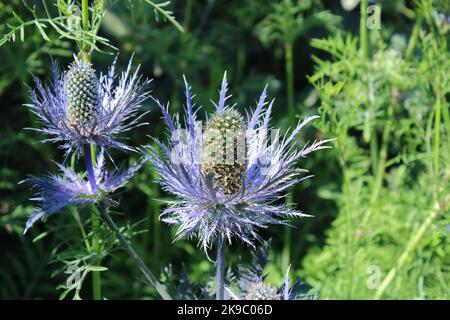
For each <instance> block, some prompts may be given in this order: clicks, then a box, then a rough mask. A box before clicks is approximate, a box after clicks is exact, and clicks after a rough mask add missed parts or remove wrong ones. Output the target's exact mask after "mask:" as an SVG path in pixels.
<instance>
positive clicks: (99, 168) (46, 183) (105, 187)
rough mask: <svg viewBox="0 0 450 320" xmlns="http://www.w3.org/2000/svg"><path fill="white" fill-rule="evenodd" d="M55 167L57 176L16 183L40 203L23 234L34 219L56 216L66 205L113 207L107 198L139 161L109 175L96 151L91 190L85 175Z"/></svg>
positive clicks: (139, 165) (65, 168)
mask: <svg viewBox="0 0 450 320" xmlns="http://www.w3.org/2000/svg"><path fill="white" fill-rule="evenodd" d="M56 165H57V166H58V169H59V171H60V174H59V175H48V176H47V177H46V178H29V179H26V180H23V181H21V182H20V183H25V184H27V185H29V186H31V187H32V188H35V189H37V190H38V197H36V198H32V199H31V200H35V201H39V202H40V203H41V204H40V206H39V207H38V208H37V209H36V210H35V214H34V215H33V216H31V217H30V218H29V219H28V220H27V222H26V225H25V231H24V233H26V232H27V231H28V229H29V228H31V227H32V226H33V224H34V223H35V222H36V221H37V220H39V219H43V218H44V217H46V216H48V215H51V214H54V213H57V212H59V211H61V210H62V209H63V208H65V207H66V206H68V205H76V206H78V207H84V206H89V205H94V204H98V203H100V202H103V203H107V204H114V203H115V202H114V201H113V199H112V198H111V196H110V195H111V194H112V193H113V192H114V191H116V190H117V189H118V188H120V187H122V186H123V185H125V184H126V182H127V181H128V180H129V179H130V178H131V177H132V176H133V175H134V174H135V173H136V172H137V171H138V170H139V168H140V167H141V165H142V161H141V162H138V163H136V164H135V165H133V166H131V167H129V168H127V169H125V170H123V171H121V172H110V171H108V170H107V169H106V167H105V158H104V156H103V152H100V153H99V155H98V156H97V161H96V165H95V167H94V170H93V172H94V176H95V179H96V181H97V188H96V189H95V190H93V189H92V186H91V184H90V182H89V181H88V179H86V177H85V176H83V175H80V174H77V173H76V172H75V171H73V170H72V169H70V168H68V167H66V166H64V165H62V164H59V163H56Z"/></svg>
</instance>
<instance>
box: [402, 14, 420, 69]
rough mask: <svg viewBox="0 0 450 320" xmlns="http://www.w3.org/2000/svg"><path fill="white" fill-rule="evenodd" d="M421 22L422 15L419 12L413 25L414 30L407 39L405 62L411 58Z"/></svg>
mask: <svg viewBox="0 0 450 320" xmlns="http://www.w3.org/2000/svg"><path fill="white" fill-rule="evenodd" d="M422 21H423V13H422V11H421V10H420V11H419V12H418V13H417V19H416V23H415V24H414V29H413V32H412V34H411V38H409V42H408V47H406V51H405V60H406V61H408V60H409V59H411V57H412V54H413V52H414V48H415V46H416V42H417V38H418V37H419V31H420V27H421V26H422Z"/></svg>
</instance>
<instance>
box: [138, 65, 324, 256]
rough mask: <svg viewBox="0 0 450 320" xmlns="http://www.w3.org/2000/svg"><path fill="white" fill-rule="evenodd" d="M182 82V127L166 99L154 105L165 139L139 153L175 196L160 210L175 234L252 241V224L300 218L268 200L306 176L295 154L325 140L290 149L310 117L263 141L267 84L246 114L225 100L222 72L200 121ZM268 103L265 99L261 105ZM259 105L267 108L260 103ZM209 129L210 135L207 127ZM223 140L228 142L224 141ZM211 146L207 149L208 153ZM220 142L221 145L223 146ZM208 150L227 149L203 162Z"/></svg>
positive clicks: (208, 241) (205, 242)
mask: <svg viewBox="0 0 450 320" xmlns="http://www.w3.org/2000/svg"><path fill="white" fill-rule="evenodd" d="M184 81H185V88H186V116H185V119H184V122H185V124H186V130H185V131H186V132H182V131H181V130H179V129H178V128H179V127H180V121H179V117H178V116H177V117H175V118H172V117H171V116H170V115H169V111H168V105H167V106H163V105H162V104H161V103H160V102H159V101H158V100H156V99H155V101H156V102H157V104H158V105H159V106H160V108H161V111H162V113H163V117H164V119H165V121H166V122H167V125H168V127H169V130H170V134H171V137H172V141H171V143H170V144H169V145H164V144H163V143H161V142H159V141H158V140H155V141H156V144H157V145H158V146H159V148H160V149H161V151H159V150H157V148H155V147H153V146H148V147H147V148H146V150H144V151H143V153H144V154H145V155H146V157H147V159H148V160H149V161H150V162H151V163H152V164H153V166H154V167H155V169H156V170H157V172H158V173H159V175H160V178H159V182H160V184H161V185H162V187H163V189H165V190H166V191H168V192H170V193H172V194H174V195H175V196H176V199H175V200H172V201H169V205H170V206H169V207H168V208H166V209H165V210H164V211H163V212H162V219H163V221H165V222H167V223H170V224H177V225H178V231H177V238H176V239H179V238H182V237H193V236H197V237H198V239H199V244H201V246H202V247H203V248H204V249H205V250H206V249H207V248H209V247H211V245H212V243H213V241H214V240H215V238H216V236H217V235H220V236H223V237H226V238H228V241H229V242H231V239H232V238H233V237H236V238H237V239H240V240H242V241H243V242H245V243H247V244H248V245H251V246H253V244H254V241H255V240H259V236H258V234H257V230H258V229H261V228H265V227H266V226H267V225H268V224H284V223H285V222H284V218H287V217H303V216H305V215H304V214H302V213H301V212H299V211H296V210H291V209H289V208H287V207H286V206H285V205H283V204H278V203H276V201H277V200H279V199H281V198H283V192H284V191H286V189H288V188H289V187H291V186H293V185H294V184H296V183H298V182H299V181H302V180H304V179H307V178H309V177H310V176H307V177H301V176H300V174H301V173H302V172H304V171H305V170H302V169H297V168H295V165H296V163H297V161H298V160H300V159H301V158H304V157H306V156H307V155H308V154H309V153H311V152H313V151H316V150H319V149H323V148H326V146H325V145H324V144H325V143H326V142H327V141H328V140H324V141H315V142H314V143H312V144H307V145H305V146H304V147H303V148H302V149H301V150H294V148H293V144H294V139H295V137H296V135H297V134H298V133H299V132H300V130H301V129H302V128H303V127H304V126H305V125H307V124H308V123H309V122H310V121H311V120H313V119H315V118H317V117H307V118H306V119H304V120H303V121H301V122H299V123H298V124H297V126H296V127H295V128H294V129H293V130H292V131H291V132H290V134H286V135H284V136H281V135H280V133H279V132H278V131H277V132H276V133H275V134H274V137H273V138H274V139H273V140H274V141H275V142H276V143H272V144H268V143H267V135H268V133H269V130H270V129H271V128H270V127H269V122H270V117H271V110H272V106H273V100H272V101H271V102H270V103H269V104H268V103H267V102H266V98H267V86H266V87H265V88H264V90H263V92H262V94H261V97H260V98H259V101H258V102H257V105H256V109H255V111H254V112H253V113H248V114H247V117H246V119H245V118H244V117H243V116H241V115H240V114H239V112H238V111H237V110H236V109H235V106H234V105H228V104H227V101H228V99H229V98H230V96H227V86H228V85H227V80H226V73H225V75H224V78H223V81H222V86H221V89H220V90H219V96H220V97H219V101H218V103H214V102H213V103H214V105H215V111H214V113H213V114H212V115H211V116H210V117H209V120H208V121H207V123H206V125H205V126H204V129H205V134H204V135H203V136H202V130H201V129H202V128H201V127H200V126H199V125H198V123H197V117H196V115H197V111H198V109H195V108H194V105H193V103H192V98H193V96H192V95H191V90H190V87H189V85H188V83H187V81H186V79H184ZM267 105H268V106H267ZM265 107H267V108H265ZM207 132H210V134H207ZM228 143H230V144H231V145H232V147H231V148H228V147H227V146H228ZM211 146H215V148H213V149H214V150H215V152H210V151H211V150H210V148H211ZM226 147H227V148H226ZM211 153H212V154H214V153H215V154H214V156H217V154H221V155H222V156H223V155H224V154H227V155H229V154H231V155H232V156H234V157H231V158H232V160H231V161H229V160H230V159H229V157H228V156H227V157H224V158H225V160H224V161H222V162H214V161H211Z"/></svg>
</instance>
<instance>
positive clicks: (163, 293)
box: [84, 144, 172, 300]
mask: <svg viewBox="0 0 450 320" xmlns="http://www.w3.org/2000/svg"><path fill="white" fill-rule="evenodd" d="M84 155H85V158H86V169H87V172H88V178H89V183H90V185H91V189H92V191H93V192H94V190H95V191H97V182H96V181H95V175H94V167H93V164H92V163H93V161H92V152H91V147H90V146H89V145H87V144H86V145H84ZM97 209H98V210H99V211H100V213H101V215H102V217H103V219H104V220H105V221H106V224H107V225H108V227H109V228H110V229H111V230H112V231H113V232H114V234H115V235H116V237H117V239H118V240H119V241H120V243H121V244H122V246H123V247H124V249H125V251H126V252H127V253H128V254H129V255H130V257H131V259H133V262H134V263H136V265H137V266H138V267H139V269H140V270H141V271H142V273H143V274H144V275H145V277H146V278H147V280H148V281H149V282H150V284H151V285H152V286H153V287H154V288H155V289H156V291H158V293H159V294H160V295H161V297H162V298H163V299H164V300H172V298H171V296H170V295H169V294H168V293H167V291H166V289H165V287H164V286H163V285H162V284H161V283H160V282H159V281H158V280H157V279H156V277H155V276H154V275H153V273H152V272H151V271H150V270H149V269H148V268H147V266H146V265H145V263H144V262H143V261H142V259H141V258H140V257H139V256H138V254H137V253H136V251H134V249H133V248H132V247H131V246H130V244H129V243H128V241H127V239H125V237H124V236H123V234H122V233H121V232H120V230H119V228H118V227H117V226H116V224H115V223H114V221H113V220H112V218H111V216H110V215H109V213H108V211H107V210H106V209H105V208H104V207H102V206H100V205H98V206H97ZM95 217H96V218H97V223H98V224H99V223H100V220H99V219H98V216H97V215H96V216H95ZM97 227H98V225H97ZM94 239H95V237H94ZM93 247H94V244H93ZM94 251H95V249H94ZM94 274H95V272H93V275H94ZM92 279H93V281H94V294H95V292H96V291H95V289H96V287H95V283H96V280H97V279H96V278H95V277H94V276H93V278H92ZM97 283H98V285H99V283H100V276H98V282H97ZM94 299H95V298H94Z"/></svg>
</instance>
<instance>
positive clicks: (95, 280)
mask: <svg viewBox="0 0 450 320" xmlns="http://www.w3.org/2000/svg"><path fill="white" fill-rule="evenodd" d="M93 151H95V149H94V147H93V145H87V144H86V145H84V157H85V161H86V169H87V172H88V178H89V183H90V185H91V190H92V192H97V182H96V181H95V175H94V168H93V163H94V161H93V159H94V153H93ZM99 226H100V217H99V215H98V213H97V212H96V211H95V210H92V211H91V230H92V246H91V247H92V251H93V252H94V253H96V254H99V253H100V241H99V237H98V228H99ZM94 265H95V266H100V265H101V260H100V259H97V261H96V262H95V264H94ZM92 298H93V299H94V300H101V299H102V291H101V276H100V271H92Z"/></svg>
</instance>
